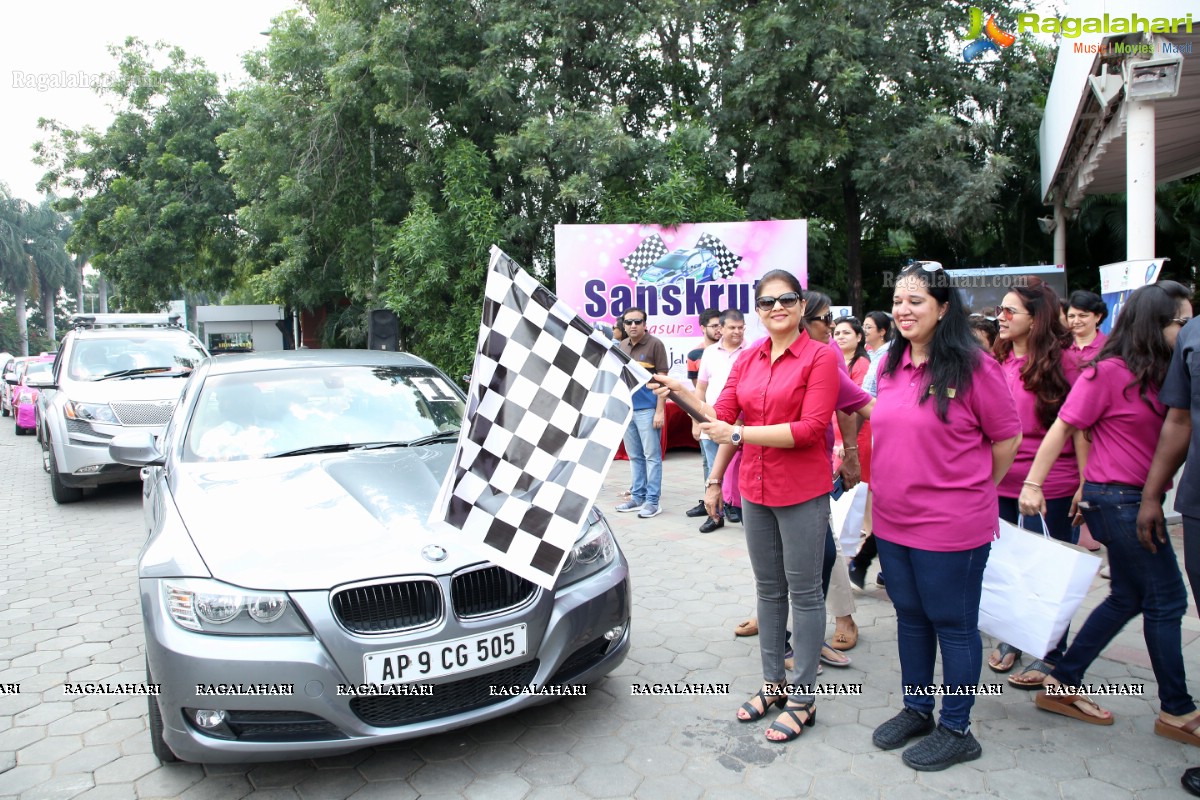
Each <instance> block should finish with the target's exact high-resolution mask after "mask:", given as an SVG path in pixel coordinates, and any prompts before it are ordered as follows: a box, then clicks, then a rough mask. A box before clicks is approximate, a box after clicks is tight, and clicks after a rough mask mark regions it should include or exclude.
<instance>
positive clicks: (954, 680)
mask: <svg viewBox="0 0 1200 800" xmlns="http://www.w3.org/2000/svg"><path fill="white" fill-rule="evenodd" d="M876 539H877V542H878V546H879V563H880V567H881V568H882V570H883V571H884V573H886V574H887V592H888V597H890V598H891V599H892V605H894V606H895V607H896V638H897V644H898V645H899V650H900V679H901V682H902V683H903V685H904V686H905V687H910V686H911V687H929V686H931V685H934V683H933V668H934V662H935V661H936V660H937V653H938V648H939V647H940V648H941V651H942V678H943V683H944V684H945V685H946V686H950V687H958V686H962V687H970V688H971V689H972V690H974V687H976V686H978V685H979V673H980V670H981V669H982V667H983V655H982V654H981V653H980V648H981V647H982V639H981V638H980V636H979V597H980V595H981V594H982V592H983V568H984V567H985V566H986V565H987V559H988V553H989V552H991V549H992V545H991V544H990V543H989V544H985V545H981V546H980V547H976V548H973V549H971V550H959V551H955V552H940V551H934V550H918V549H917V548H915V547H905V546H903V545H898V544H895V543H894V542H889V541H886V540H884V539H879V538H878V537H876ZM904 705H905V707H907V708H911V709H913V710H914V711H920V712H921V713H923V714H932V713H933V707H934V697H933V696H932V695H929V694H909V693H907V692H905V694H904ZM974 705H975V696H974V695H972V694H961V695H960V694H947V695H946V696H945V697H944V698H943V699H942V714H941V720H940V721H941V723H942V724H943V725H945V726H946V727H947V728H950V729H951V730H955V731H960V732H961V731H965V730H967V728H968V727H970V725H971V707H972V706H974Z"/></svg>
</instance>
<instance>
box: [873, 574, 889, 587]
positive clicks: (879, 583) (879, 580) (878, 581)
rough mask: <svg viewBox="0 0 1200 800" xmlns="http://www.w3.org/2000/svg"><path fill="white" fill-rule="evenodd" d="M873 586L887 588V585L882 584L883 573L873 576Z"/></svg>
mask: <svg viewBox="0 0 1200 800" xmlns="http://www.w3.org/2000/svg"><path fill="white" fill-rule="evenodd" d="M875 585H876V586H887V584H886V583H884V582H883V573H882V572H881V573H879V574H878V575H876V576H875Z"/></svg>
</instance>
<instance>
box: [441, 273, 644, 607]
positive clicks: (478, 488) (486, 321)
mask: <svg viewBox="0 0 1200 800" xmlns="http://www.w3.org/2000/svg"><path fill="white" fill-rule="evenodd" d="M649 378H650V375H649V373H647V372H646V371H645V370H644V369H643V368H642V367H640V366H639V365H637V364H636V363H632V362H630V361H629V359H628V357H626V356H625V354H624V353H621V352H620V350H619V349H616V348H612V347H611V346H610V343H609V341H608V340H607V338H606V337H604V336H603V334H600V333H597V332H596V331H594V330H593V329H592V327H591V326H590V325H589V324H588V323H586V322H584V321H583V320H582V319H580V318H579V317H578V316H576V314H575V312H574V311H573V310H572V309H571V308H570V307H568V306H567V305H566V304H565V303H561V302H559V301H558V299H557V298H556V297H555V296H554V295H553V294H551V293H550V292H549V291H547V290H546V289H545V288H544V287H543V286H542V285H541V284H539V283H538V282H537V281H536V280H535V279H534V278H533V277H532V276H530V275H529V274H528V273H526V272H525V271H524V270H522V269H521V268H520V267H518V266H517V265H516V264H515V263H514V262H513V261H512V260H511V259H509V258H508V256H506V255H504V254H503V253H502V252H500V251H499V250H498V249H494V250H493V255H492V263H491V266H490V269H489V272H488V279H487V288H486V291H485V298H484V309H483V319H482V323H481V325H480V331H479V349H478V351H477V353H476V357H475V368H474V371H473V373H472V378H471V389H470V397H469V403H468V410H467V418H466V420H465V422H464V426H463V428H464V430H463V434H462V435H461V436H460V437H459V443H458V450H457V451H456V453H455V457H454V462H453V466H452V468H451V470H450V474H449V475H448V476H447V485H445V486H443V488H442V497H441V498H439V500H440V502H439V504H438V506H437V509H436V510H435V512H434V515H435V518H436V519H438V520H439V521H440V520H444V521H445V522H446V523H448V524H449V525H450V526H451V527H453V528H456V529H458V530H459V531H461V532H462V533H463V534H465V535H466V536H467V537H468V539H469V541H470V542H471V543H472V544H474V545H477V546H480V545H481V546H482V549H483V551H484V553H485V554H486V556H487V557H488V558H489V560H491V561H492V562H493V563H496V564H499V565H500V566H502V567H504V568H505V569H508V570H509V571H511V572H514V573H516V574H518V575H521V576H522V577H524V578H527V579H528V580H531V581H533V582H534V583H537V584H539V585H541V586H543V587H546V588H553V585H554V580H555V578H556V577H557V576H558V572H559V570H560V569H561V567H562V563H563V561H564V559H565V558H566V555H567V553H568V552H570V550H571V547H572V546H573V545H574V543H575V540H576V539H577V538H578V536H579V530H580V527H581V526H582V525H583V522H584V517H585V515H586V514H587V512H588V509H590V508H591V506H592V504H593V503H595V501H596V496H597V495H598V494H599V492H600V488H601V484H602V483H603V480H604V474H605V473H606V472H607V470H608V467H609V464H610V463H611V462H612V458H613V455H614V454H615V453H616V450H617V447H618V445H619V444H620V442H621V438H622V436H623V435H624V432H625V427H626V426H627V425H628V423H629V419H630V416H631V415H632V411H633V407H632V393H633V391H634V390H635V389H637V388H638V387H640V386H641V385H642V384H643V383H645V382H646V381H647V380H649ZM439 512H440V513H439Z"/></svg>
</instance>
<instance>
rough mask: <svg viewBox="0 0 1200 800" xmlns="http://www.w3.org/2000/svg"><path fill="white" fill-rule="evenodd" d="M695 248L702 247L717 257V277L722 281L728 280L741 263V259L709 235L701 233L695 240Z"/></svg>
mask: <svg viewBox="0 0 1200 800" xmlns="http://www.w3.org/2000/svg"><path fill="white" fill-rule="evenodd" d="M696 247H703V248H704V249H705V250H707V251H708V252H710V253H712V254H713V255H714V256H716V257H717V264H719V265H720V266H718V267H717V277H718V278H721V279H722V280H725V279H728V278H730V277H732V276H733V273H735V272H737V268H738V264H740V263H741V261H742V257H741V256H739V255H738V254H737V253H735V252H733V251H732V250H730V249H729V248H728V247H726V246H725V243H724V242H722V241H721V240H720V239H718V238H717V237H715V236H713V235H712V234H711V233H702V234H700V238H699V239H697V240H696Z"/></svg>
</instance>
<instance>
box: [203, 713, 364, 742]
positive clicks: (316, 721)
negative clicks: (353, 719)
mask: <svg viewBox="0 0 1200 800" xmlns="http://www.w3.org/2000/svg"><path fill="white" fill-rule="evenodd" d="M228 714H229V716H228V718H227V719H226V724H228V725H229V729H230V730H232V731H233V733H234V734H235V735H236V736H237V738H238V739H239V740H241V741H255V742H305V741H321V740H324V739H345V738H346V734H344V733H342V732H341V731H340V730H338V727H337V726H336V725H334V724H333V723H332V722H329V721H328V720H324V719H322V718H321V717H318V716H316V715H315V714H308V713H305V712H303V711H230V712H228Z"/></svg>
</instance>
